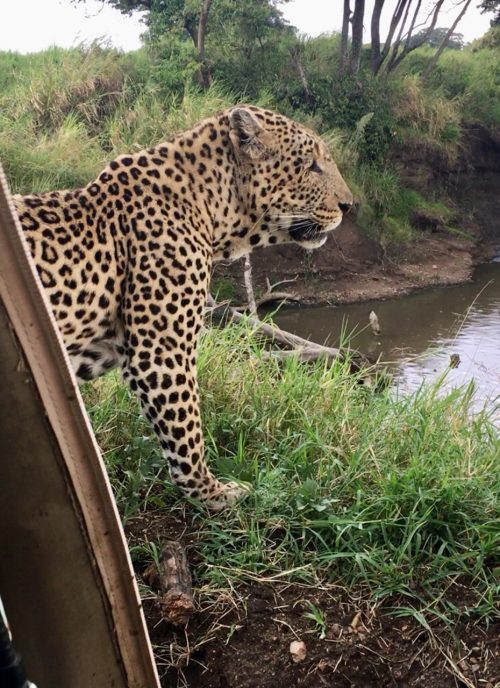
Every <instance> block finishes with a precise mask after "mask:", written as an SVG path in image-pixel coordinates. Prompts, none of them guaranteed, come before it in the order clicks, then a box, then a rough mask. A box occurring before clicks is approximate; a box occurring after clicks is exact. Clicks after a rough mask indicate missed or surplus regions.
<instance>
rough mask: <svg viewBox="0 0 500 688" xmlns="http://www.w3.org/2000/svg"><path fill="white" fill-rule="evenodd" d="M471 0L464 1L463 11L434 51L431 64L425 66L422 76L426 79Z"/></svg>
mask: <svg viewBox="0 0 500 688" xmlns="http://www.w3.org/2000/svg"><path fill="white" fill-rule="evenodd" d="M471 2H472V0H466V1H465V2H464V4H463V7H462V9H461V11H460V12H459V14H458V15H457V18H456V19H455V21H454V22H453V24H452V25H451V26H450V28H449V29H448V32H447V33H446V35H445V36H443V40H442V41H441V45H440V46H439V48H438V49H437V50H436V52H435V53H434V55H433V56H432V58H431V59H430V61H429V64H428V65H427V67H426V68H425V72H424V73H423V74H422V77H423V78H424V79H426V78H427V77H428V76H429V74H430V73H431V72H432V70H433V69H434V67H435V66H436V65H437V63H438V60H439V57H440V55H441V53H442V52H443V50H444V49H445V48H446V46H447V45H448V42H449V40H450V37H451V36H452V35H453V32H454V31H455V29H456V27H457V24H458V23H459V21H460V20H461V19H462V17H463V16H464V14H465V13H466V12H467V10H468V8H469V5H470V4H471Z"/></svg>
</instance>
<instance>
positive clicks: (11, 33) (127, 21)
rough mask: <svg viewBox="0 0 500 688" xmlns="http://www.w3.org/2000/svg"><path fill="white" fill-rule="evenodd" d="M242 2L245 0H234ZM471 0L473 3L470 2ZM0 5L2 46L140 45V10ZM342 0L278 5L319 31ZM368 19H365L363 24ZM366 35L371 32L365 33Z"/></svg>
mask: <svg viewBox="0 0 500 688" xmlns="http://www.w3.org/2000/svg"><path fill="white" fill-rule="evenodd" d="M236 1H237V2H244V1H245V0H236ZM395 2H396V0H388V2H387V11H385V13H384V14H383V15H382V21H381V29H382V37H383V36H384V35H385V31H387V24H388V20H389V18H390V16H389V15H390V14H391V9H392V8H393V7H394V6H395ZM454 3H455V0H446V3H445V7H446V11H445V12H444V13H443V14H442V15H441V18H440V20H439V22H438V26H449V25H450V24H451V22H452V21H453V17H454V16H455V13H456V10H455V12H453V7H454ZM473 4H474V5H475V4H476V2H474V3H473ZM3 5H4V6H3V7H2V10H1V20H2V21H1V23H0V50H16V51H19V52H22V53H29V52H36V51H38V50H43V49H44V48H47V47H49V46H51V45H58V46H62V47H70V46H72V45H76V44H78V43H81V42H89V41H92V40H95V39H99V38H106V39H108V40H109V41H110V43H111V44H112V45H114V46H115V47H117V48H121V49H123V50H135V49H136V48H138V47H139V46H140V44H141V42H140V34H141V33H142V31H143V30H144V28H143V26H142V24H141V21H140V14H139V13H135V14H134V15H132V16H130V17H127V16H124V15H122V14H120V12H118V11H117V10H114V9H112V8H111V7H109V6H108V5H107V4H105V3H103V2H101V1H100V0H88V1H87V2H86V3H81V4H78V5H76V6H75V5H74V4H72V3H71V2H70V0H15V2H4V3H3ZM342 5H343V2H342V0H291V2H289V3H287V4H285V5H283V6H282V9H283V12H284V15H285V18H286V19H287V20H288V21H289V22H290V23H291V24H293V25H295V26H297V27H298V29H299V31H300V32H301V33H304V34H307V35H310V36H317V35H318V34H320V33H329V32H332V31H338V30H339V29H340V26H341V22H342ZM372 7H373V0H366V15H365V16H366V17H367V18H368V17H369V16H370V15H371V9H372ZM489 20H490V17H489V16H488V15H481V14H480V12H479V10H477V9H476V7H473V8H472V7H471V8H470V9H469V11H468V13H467V14H466V15H465V17H464V19H463V21H462V23H461V24H459V26H458V28H457V31H458V32H460V33H463V34H464V37H465V40H466V41H471V40H473V39H474V38H478V37H479V36H482V35H483V34H484V33H485V32H486V31H487V30H488V28H489ZM368 27H369V21H368V20H367V19H365V29H366V28H368ZM366 40H369V36H368V35H367V36H366Z"/></svg>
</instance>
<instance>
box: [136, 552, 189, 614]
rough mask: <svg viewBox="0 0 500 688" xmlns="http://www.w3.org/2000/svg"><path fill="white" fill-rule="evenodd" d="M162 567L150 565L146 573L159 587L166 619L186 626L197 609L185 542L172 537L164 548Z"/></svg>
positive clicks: (160, 601)
mask: <svg viewBox="0 0 500 688" xmlns="http://www.w3.org/2000/svg"><path fill="white" fill-rule="evenodd" d="M159 565H160V570H159V571H157V570H156V567H155V566H154V565H152V566H150V567H149V568H148V569H147V570H146V572H145V573H144V575H143V578H144V579H145V580H146V582H147V583H149V585H151V586H153V587H158V588H159V589H160V593H161V594H160V595H159V597H158V602H159V605H160V607H161V610H162V616H163V618H164V619H165V620H167V621H169V622H170V623H172V624H174V625H175V626H185V625H186V624H187V622H188V621H189V619H190V618H191V616H192V614H193V612H194V602H193V584H192V580H191V573H190V572H189V567H188V563H187V558H186V552H185V551H184V548H183V547H182V545H180V544H179V543H178V542H176V541H175V540H168V541H167V542H165V544H164V545H163V547H162V550H161V555H160V562H159Z"/></svg>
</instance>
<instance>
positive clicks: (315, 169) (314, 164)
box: [309, 160, 323, 174]
mask: <svg viewBox="0 0 500 688" xmlns="http://www.w3.org/2000/svg"><path fill="white" fill-rule="evenodd" d="M309 169H310V171H311V172H316V174H321V173H322V172H323V170H322V169H321V167H320V166H319V165H318V163H317V162H316V160H313V162H312V165H311V167H310V168H309Z"/></svg>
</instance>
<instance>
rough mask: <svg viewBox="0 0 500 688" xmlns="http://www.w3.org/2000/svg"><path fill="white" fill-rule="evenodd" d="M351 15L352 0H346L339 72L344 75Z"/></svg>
mask: <svg viewBox="0 0 500 688" xmlns="http://www.w3.org/2000/svg"><path fill="white" fill-rule="evenodd" d="M350 17H351V3H350V0H344V14H343V15H342V34H341V38H340V56H339V72H340V76H343V75H344V72H345V68H346V65H347V48H348V46H349V19H350Z"/></svg>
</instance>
